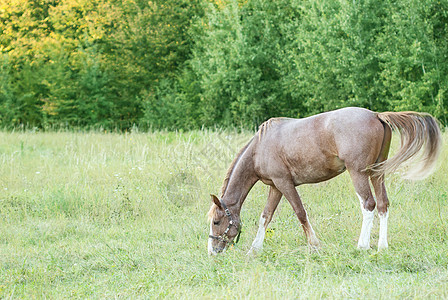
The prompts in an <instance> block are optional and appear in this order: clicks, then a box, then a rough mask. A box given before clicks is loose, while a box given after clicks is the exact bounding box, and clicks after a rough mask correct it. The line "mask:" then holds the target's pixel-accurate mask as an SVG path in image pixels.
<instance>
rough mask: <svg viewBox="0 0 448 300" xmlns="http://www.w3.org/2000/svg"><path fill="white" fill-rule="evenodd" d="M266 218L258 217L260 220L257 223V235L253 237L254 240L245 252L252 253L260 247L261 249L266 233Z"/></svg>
mask: <svg viewBox="0 0 448 300" xmlns="http://www.w3.org/2000/svg"><path fill="white" fill-rule="evenodd" d="M265 226H266V219H265V218H263V217H260V221H259V224H258V232H257V236H256V237H255V240H254V241H253V242H252V246H251V247H250V250H249V252H248V253H247V254H252V253H253V252H254V251H255V252H259V251H261V249H263V241H264V236H265V234H266V227H265Z"/></svg>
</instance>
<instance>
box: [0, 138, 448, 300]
mask: <svg viewBox="0 0 448 300" xmlns="http://www.w3.org/2000/svg"><path fill="white" fill-rule="evenodd" d="M250 136H251V134H250V133H235V132H230V131H197V132H189V133H173V132H158V133H148V134H143V133H137V132H136V133H129V134H114V133H108V134H105V133H100V132H96V133H94V132H91V133H73V132H52V133H33V132H12V133H11V132H9V133H7V132H0V298H2V299H10V298H69V297H73V298H115V297H117V298H165V297H166V298H263V297H266V298H304V299H308V298H312V299H313V298H387V299H389V298H437V299H438V298H447V297H448V268H447V266H448V236H447V233H448V217H447V216H448V189H447V186H448V184H447V183H448V179H447V177H446V175H447V174H448V164H447V163H446V162H447V158H448V157H447V152H446V148H447V147H446V145H445V151H444V152H443V154H442V155H443V157H442V158H441V160H440V161H441V166H440V168H439V169H438V170H437V172H436V173H434V174H433V175H432V176H431V177H430V178H429V179H427V180H425V181H421V182H409V181H404V180H402V179H400V178H399V177H398V176H397V175H390V176H388V178H387V188H388V193H389V198H390V200H391V207H390V211H391V213H390V218H389V221H390V223H389V245H390V247H389V249H387V250H386V251H381V252H378V251H377V249H376V243H377V241H378V219H377V218H376V219H375V223H374V228H373V234H372V245H373V246H372V249H371V250H369V251H358V250H357V249H356V242H357V238H358V235H359V231H360V225H361V213H360V211H359V204H358V199H357V197H356V195H355V192H354V190H353V186H352V185H351V183H350V179H349V177H348V174H343V175H341V176H339V177H337V178H335V179H333V180H331V181H328V182H325V183H322V184H317V185H309V186H302V187H299V192H300V194H301V196H302V198H303V201H304V203H305V205H306V208H307V210H308V213H309V216H310V219H311V222H312V223H313V226H314V229H315V230H316V232H317V235H318V237H319V238H320V240H321V242H322V244H323V247H322V249H321V250H320V251H319V253H312V252H310V251H309V250H308V248H307V246H306V242H305V238H304V234H303V232H302V230H301V228H300V225H299V222H298V220H297V218H296V217H295V215H294V213H293V211H292V209H291V208H290V206H289V204H288V203H287V201H285V200H284V199H283V200H282V202H281V203H280V206H279V209H278V211H277V212H276V214H275V216H274V220H273V222H272V223H271V226H270V229H269V230H268V233H267V237H266V241H265V247H264V251H263V252H262V253H260V254H259V255H257V256H255V257H247V256H246V252H247V250H248V249H249V247H250V245H251V242H252V239H253V238H254V237H255V234H256V230H257V220H258V217H259V214H260V213H261V211H262V209H263V206H264V204H265V201H266V197H267V187H265V186H264V185H263V184H257V185H256V186H255V187H254V189H253V190H252V191H251V193H250V194H249V197H248V199H247V200H246V202H245V204H244V206H243V210H242V219H243V221H244V228H243V230H244V231H243V234H242V236H241V241H240V243H239V244H238V245H237V246H235V247H234V248H232V249H230V250H229V251H228V252H226V253H225V254H224V255H220V256H216V257H209V256H208V255H207V235H208V224H207V220H206V216H205V215H206V213H207V211H208V208H209V205H210V202H209V201H210V200H209V194H210V193H216V194H218V192H219V190H220V186H221V182H222V180H223V177H224V175H225V172H226V169H227V166H228V165H229V164H230V162H231V161H232V159H233V156H234V155H235V154H236V153H237V151H238V149H239V147H241V146H242V145H243V144H244V143H245V142H246V141H247V140H248V139H249V138H250ZM444 137H445V139H446V134H445V135H444Z"/></svg>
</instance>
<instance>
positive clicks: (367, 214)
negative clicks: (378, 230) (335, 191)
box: [356, 194, 374, 249]
mask: <svg viewBox="0 0 448 300" xmlns="http://www.w3.org/2000/svg"><path fill="white" fill-rule="evenodd" d="M356 195H357V196H358V198H359V202H360V203H361V211H362V227H361V234H360V235H359V240H358V248H359V249H370V232H371V231H372V225H373V215H374V211H373V210H372V211H368V210H367V209H365V208H364V200H363V199H362V198H361V196H359V195H358V194H356Z"/></svg>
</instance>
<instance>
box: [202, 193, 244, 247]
mask: <svg viewBox="0 0 448 300" xmlns="http://www.w3.org/2000/svg"><path fill="white" fill-rule="evenodd" d="M219 203H220V204H221V206H222V208H224V213H225V214H226V217H227V219H229V226H227V228H226V230H224V232H223V234H221V235H218V236H214V235H209V236H208V237H209V238H211V239H214V240H219V241H222V242H224V243H228V242H229V238H228V237H227V232H229V230H230V227H232V226H235V227H236V228H237V230H238V235H237V236H236V241H234V242H233V245H234V244H236V243H238V242H239V240H240V235H241V226H236V225H235V223H234V222H233V219H232V214H231V213H230V210H229V209H228V208H227V205H225V203H224V202H222V200H219Z"/></svg>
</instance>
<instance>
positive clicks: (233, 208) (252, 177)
mask: <svg viewBox="0 0 448 300" xmlns="http://www.w3.org/2000/svg"><path fill="white" fill-rule="evenodd" d="M392 130H395V131H397V130H398V131H399V132H400V134H401V147H400V149H399V150H398V152H397V153H396V155H395V156H393V157H392V158H390V159H387V156H388V152H389V148H390V141H391V136H392ZM441 144H442V138H441V133H440V129H439V126H438V124H437V121H436V120H435V119H434V118H433V117H432V116H431V115H429V114H426V113H417V112H383V113H376V112H372V111H370V110H367V109H363V108H356V107H348V108H342V109H339V110H335V111H330V112H326V113H322V114H318V115H315V116H311V117H308V118H304V119H289V118H274V119H270V120H268V121H266V122H264V123H263V124H262V125H261V126H260V128H259V130H258V132H257V133H256V134H255V136H254V137H253V138H252V139H251V140H250V141H249V143H248V144H247V145H246V146H244V147H243V148H242V149H241V151H240V152H239V153H238V155H237V157H236V158H235V160H234V161H233V162H232V164H231V166H230V168H229V170H228V172H227V176H226V178H225V180H224V184H223V187H222V196H221V199H218V198H217V197H216V196H214V195H211V197H212V202H213V203H212V207H211V208H210V211H209V213H208V216H209V219H210V221H211V222H210V235H209V240H208V251H209V253H210V254H217V253H218V252H222V251H224V250H225V249H226V247H227V246H228V245H229V244H230V243H232V241H233V240H234V239H235V237H236V236H237V235H238V236H239V233H240V229H241V228H240V227H241V219H240V211H241V206H242V205H243V202H244V200H245V199H246V196H247V194H248V193H249V191H250V189H251V188H252V187H253V185H254V184H255V183H256V182H257V181H259V180H261V181H262V182H263V183H265V184H267V185H269V186H270V190H269V196H268V200H267V204H266V206H265V208H264V210H263V213H262V214H261V217H260V222H259V229H258V233H257V236H256V238H255V240H254V241H253V243H252V247H251V249H250V251H249V252H252V251H259V250H261V249H262V246H263V240H264V236H265V231H266V228H267V226H268V224H269V222H270V221H271V219H272V215H273V213H274V211H275V209H276V208H277V205H278V203H279V201H280V198H281V197H282V195H283V196H285V198H286V199H287V200H288V201H289V203H290V204H291V206H292V208H293V210H294V212H295V213H296V215H297V217H298V219H299V220H300V223H301V224H302V227H303V230H304V231H305V235H306V238H307V241H308V244H309V246H310V247H312V248H316V247H318V246H319V240H318V239H317V237H316V234H315V232H314V230H313V227H312V226H311V223H310V221H309V219H308V217H307V213H306V211H305V209H304V207H303V205H302V201H301V200H300V197H299V194H298V193H297V190H296V188H295V187H296V186H298V185H301V184H306V183H317V182H322V181H325V180H328V179H331V178H333V177H335V176H337V175H339V174H341V173H343V172H344V171H345V170H348V172H349V173H350V177H351V180H352V182H353V185H354V187H355V190H356V195H357V196H358V198H359V201H360V203H361V211H362V215H363V220H362V227H361V234H360V237H359V240H358V248H360V249H369V248H370V232H371V229H372V222H373V216H374V209H375V206H376V207H377V209H378V215H379V218H380V233H379V241H378V249H383V248H387V247H388V244H387V219H388V206H389V201H388V198H387V194H386V188H385V185H384V176H385V174H386V173H390V172H393V171H395V170H396V169H397V168H398V167H399V166H400V165H401V164H402V163H404V162H405V161H408V160H410V159H412V158H415V156H416V154H418V153H420V152H421V155H420V156H419V158H420V159H419V164H418V165H417V166H414V168H412V169H410V171H409V172H407V176H408V177H409V178H412V179H422V178H424V177H426V176H427V175H429V174H430V173H431V172H432V170H433V169H434V167H435V165H436V161H437V157H438V156H439V154H440V150H441ZM420 150H422V151H420ZM411 161H412V160H411ZM415 167H417V168H415ZM369 179H370V181H371V183H372V186H373V189H374V191H375V195H376V201H375V198H374V197H373V195H372V191H371V189H370V184H369Z"/></svg>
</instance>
